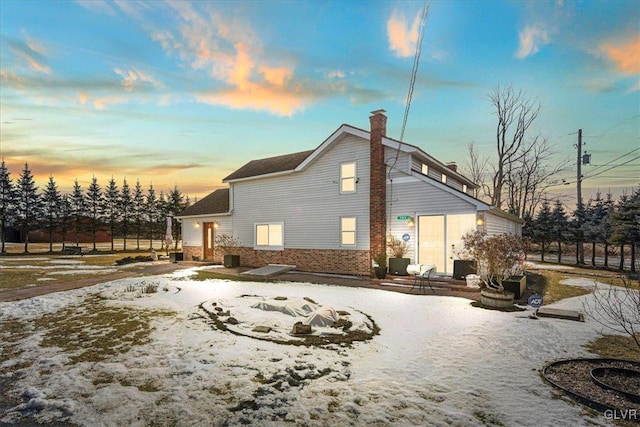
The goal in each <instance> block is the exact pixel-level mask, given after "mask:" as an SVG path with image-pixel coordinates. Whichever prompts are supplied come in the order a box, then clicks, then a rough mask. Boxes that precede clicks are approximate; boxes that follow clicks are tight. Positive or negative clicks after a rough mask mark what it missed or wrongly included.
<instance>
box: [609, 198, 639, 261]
mask: <svg viewBox="0 0 640 427" xmlns="http://www.w3.org/2000/svg"><path fill="white" fill-rule="evenodd" d="M639 218H640V186H639V187H638V188H637V189H636V190H635V191H634V192H633V194H632V195H631V196H627V195H623V196H622V197H620V201H619V202H618V205H617V207H616V209H615V210H614V211H613V214H612V215H611V227H612V238H613V240H614V241H615V242H617V243H619V244H620V267H619V268H620V271H623V270H624V246H625V244H629V245H630V247H631V272H632V273H635V272H636V263H635V257H636V246H637V244H638V241H640V221H638V219H639Z"/></svg>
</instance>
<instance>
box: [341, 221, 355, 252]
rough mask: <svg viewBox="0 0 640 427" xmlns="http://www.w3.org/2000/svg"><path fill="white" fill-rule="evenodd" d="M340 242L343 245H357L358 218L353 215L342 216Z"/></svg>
mask: <svg viewBox="0 0 640 427" xmlns="http://www.w3.org/2000/svg"><path fill="white" fill-rule="evenodd" d="M340 244H341V245H342V246H355V244H356V218H355V217H353V216H349V217H342V218H340Z"/></svg>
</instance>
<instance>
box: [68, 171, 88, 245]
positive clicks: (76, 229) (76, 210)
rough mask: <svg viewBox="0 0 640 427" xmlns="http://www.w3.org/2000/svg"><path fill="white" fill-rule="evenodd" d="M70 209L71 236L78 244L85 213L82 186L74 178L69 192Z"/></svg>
mask: <svg viewBox="0 0 640 427" xmlns="http://www.w3.org/2000/svg"><path fill="white" fill-rule="evenodd" d="M71 211H72V215H73V236H74V239H73V240H74V242H75V244H76V246H78V245H79V244H80V233H81V232H82V228H83V227H82V218H83V217H84V215H85V203H84V194H83V193H82V186H80V183H79V182H78V180H77V179H76V180H75V181H74V182H73V192H72V193H71Z"/></svg>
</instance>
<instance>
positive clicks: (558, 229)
mask: <svg viewBox="0 0 640 427" xmlns="http://www.w3.org/2000/svg"><path fill="white" fill-rule="evenodd" d="M551 222H552V224H553V225H552V227H551V231H552V235H553V238H554V239H555V241H556V242H557V243H558V263H562V243H564V242H565V240H566V238H567V229H568V226H569V219H568V218H567V214H566V213H565V211H564V206H562V202H560V200H559V199H556V203H555V205H554V206H553V211H552V212H551Z"/></svg>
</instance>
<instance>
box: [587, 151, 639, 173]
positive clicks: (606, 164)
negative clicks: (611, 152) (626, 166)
mask: <svg viewBox="0 0 640 427" xmlns="http://www.w3.org/2000/svg"><path fill="white" fill-rule="evenodd" d="M638 150H640V148H634V149H633V150H631V151H629V152H628V153H624V154H623V155H622V156H620V157H616V158H615V159H613V160H611V161H609V162H607V163H605V164H604V165H600V166H598V167H596V168H594V169H593V170H592V171H591V172H595V171H597V170H598V169H600V168H603V167H605V166H609V165H610V164H611V163H613V162H615V161H618V160H620V159H621V158H623V157H625V156H628V155H629V154H631V153H634V152H636V151H638Z"/></svg>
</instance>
